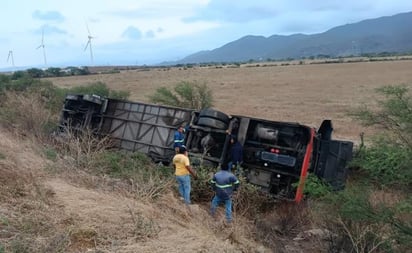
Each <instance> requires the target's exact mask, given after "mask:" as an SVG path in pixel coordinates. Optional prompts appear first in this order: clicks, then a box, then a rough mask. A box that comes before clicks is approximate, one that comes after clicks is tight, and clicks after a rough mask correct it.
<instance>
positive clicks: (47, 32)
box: [35, 25, 67, 35]
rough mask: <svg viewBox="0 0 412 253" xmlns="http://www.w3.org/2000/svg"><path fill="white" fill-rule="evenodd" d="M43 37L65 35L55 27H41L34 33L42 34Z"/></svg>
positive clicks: (63, 31)
mask: <svg viewBox="0 0 412 253" xmlns="http://www.w3.org/2000/svg"><path fill="white" fill-rule="evenodd" d="M43 32H44V35H52V34H67V32H66V31H65V30H62V29H60V28H58V27H57V26H53V25H43V26H42V27H41V28H39V29H37V30H36V31H35V34H42V33H43Z"/></svg>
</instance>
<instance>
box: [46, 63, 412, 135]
mask: <svg viewBox="0 0 412 253" xmlns="http://www.w3.org/2000/svg"><path fill="white" fill-rule="evenodd" d="M411 69H412V60H402V61H377V62H356V63H344V64H315V65H313V64H303V65H288V66H279V65H275V66H273V65H272V66H269V65H268V66H266V67H263V64H260V67H256V66H250V67H246V66H242V67H240V68H215V67H194V68H188V69H182V68H164V69H151V70H150V71H139V70H130V71H121V72H120V73H116V74H96V75H89V76H73V77H62V78H51V79H48V80H51V81H52V82H53V83H54V84H55V85H57V86H61V87H71V86H77V85H85V84H88V83H93V82H97V81H100V82H104V83H106V84H107V85H108V87H110V88H111V89H115V90H119V89H121V90H126V91H130V93H131V99H132V100H136V101H143V102H148V97H149V95H151V94H153V93H154V91H155V90H156V89H157V88H158V87H161V86H166V87H172V86H173V85H175V84H176V83H179V82H181V81H189V82H192V81H201V82H206V84H207V85H208V86H209V87H210V88H211V90H212V92H213V94H214V99H215V107H216V108H217V109H219V110H222V111H224V112H227V113H229V114H238V115H246V116H252V117H259V118H266V119H270V120H275V121H290V122H299V123H302V124H306V125H309V126H314V127H319V126H320V124H321V122H322V120H323V119H332V121H333V123H334V129H335V133H334V135H335V137H336V138H343V139H349V140H353V141H358V140H359V134H360V133H361V132H365V133H366V136H367V135H368V134H370V133H372V132H373V131H372V129H365V128H364V127H362V126H361V125H360V124H359V123H358V122H354V121H353V120H352V119H351V118H350V117H348V116H347V115H346V113H347V111H348V110H351V109H353V108H356V107H358V106H359V105H361V103H363V102H364V103H366V104H372V102H373V100H374V96H375V93H374V89H375V88H377V87H381V86H384V85H393V84H409V85H412V72H411V71H410V70H411Z"/></svg>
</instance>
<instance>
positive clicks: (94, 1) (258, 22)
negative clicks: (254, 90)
mask: <svg viewBox="0 0 412 253" xmlns="http://www.w3.org/2000/svg"><path fill="white" fill-rule="evenodd" d="M22 6H24V8H23V7H22ZM408 11H412V1H407V0H405V1H401V0H393V1H388V0H362V1H358V0H357V1H354V0H347V1H338V0H328V1H309V0H290V1H283V0H260V1H249V0H238V1H232V0H176V1H173V2H170V1H169V0H140V1H136V0H119V1H111V0H88V1H84V0H82V1H80V0H72V1H54V0H43V1H31V0H14V1H6V2H5V3H3V4H2V8H1V10H0V14H1V16H2V20H3V22H1V23H0V30H1V31H2V34H0V48H1V49H2V50H3V53H2V52H0V56H1V55H2V54H3V55H4V57H5V59H6V57H7V54H8V51H9V50H13V52H14V56H15V64H16V65H18V66H23V65H36V64H40V65H41V64H42V62H43V59H42V54H41V52H39V50H35V48H36V47H37V46H38V44H39V42H40V41H41V32H42V30H43V28H44V40H45V45H46V50H47V54H48V62H49V63H50V65H53V64H62V63H65V64H66V63H67V62H70V63H77V62H80V63H84V64H87V63H89V55H88V54H87V52H85V51H84V47H85V46H86V43H87V40H88V37H87V36H88V30H89V31H90V34H91V35H92V36H93V37H94V38H93V50H94V51H95V59H96V61H95V62H96V64H98V63H99V59H101V60H103V61H104V62H103V63H107V62H109V61H110V62H112V64H116V62H139V64H144V63H145V62H147V63H149V62H150V63H155V62H156V61H158V62H159V61H163V60H171V59H173V60H177V58H179V57H180V58H183V57H185V56H187V54H190V53H195V52H197V51H200V50H207V49H213V48H216V47H220V46H222V45H224V44H226V43H228V42H230V41H233V40H236V39H239V38H240V37H243V36H245V35H249V34H251V35H263V36H270V35H274V34H292V33H309V34H310V33H319V32H324V31H326V30H328V29H330V28H332V27H334V26H338V25H342V24H347V23H353V22H358V21H361V20H363V19H368V18H376V17H380V16H384V15H393V14H396V13H400V12H408ZM87 26H88V28H89V29H87ZM0 59H1V58H0ZM136 59H138V60H136ZM6 66H9V64H8V63H7V62H6V61H5V60H4V61H0V68H2V67H6Z"/></svg>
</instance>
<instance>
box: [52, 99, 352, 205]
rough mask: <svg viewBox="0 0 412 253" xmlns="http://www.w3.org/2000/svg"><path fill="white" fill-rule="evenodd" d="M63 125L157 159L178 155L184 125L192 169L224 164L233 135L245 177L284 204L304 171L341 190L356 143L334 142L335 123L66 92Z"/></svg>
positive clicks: (295, 194)
mask: <svg viewBox="0 0 412 253" xmlns="http://www.w3.org/2000/svg"><path fill="white" fill-rule="evenodd" d="M59 125H60V128H61V129H62V130H63V131H64V129H67V128H71V129H75V130H83V129H92V130H93V131H96V132H97V133H98V134H100V135H105V136H109V137H110V138H111V139H112V140H113V142H114V145H115V146H116V147H117V148H120V149H124V150H129V151H137V152H142V153H144V154H146V155H148V156H149V157H150V158H151V159H152V160H153V161H154V162H162V163H164V164H168V163H169V162H170V161H171V159H172V158H173V156H174V154H175V151H174V149H173V136H174V132H175V131H176V129H177V127H178V126H181V125H186V126H187V128H186V129H187V131H186V133H185V134H186V138H185V145H186V147H187V148H188V151H189V156H190V157H191V161H192V163H193V165H203V166H207V167H214V168H217V167H219V166H226V164H227V162H228V161H227V159H228V152H229V149H230V143H229V139H230V136H231V135H235V136H237V139H238V141H239V142H240V144H242V146H243V163H242V173H244V176H245V177H246V179H247V181H248V182H250V183H252V184H254V185H257V186H259V187H260V188H261V189H262V190H263V191H265V192H267V193H269V194H271V195H273V196H275V197H278V198H282V199H289V200H295V201H297V202H299V201H300V200H301V199H302V197H303V187H304V183H305V179H306V176H307V174H308V173H309V172H310V173H314V174H315V175H317V176H318V177H319V178H321V179H323V180H325V181H326V182H328V183H329V184H330V185H331V186H332V187H333V188H334V189H342V188H343V187H344V186H345V181H346V177H347V172H348V168H347V165H348V162H349V161H350V160H351V158H352V149H353V143H352V142H350V141H341V140H333V139H332V132H333V127H332V122H331V121H330V120H324V121H323V122H322V124H321V126H320V127H319V129H314V128H312V127H309V126H305V125H301V124H298V123H291V122H277V121H271V120H266V119H259V118H252V117H246V116H242V115H227V114H225V113H224V112H221V111H217V110H214V109H211V108H207V109H203V110H200V111H197V110H192V109H185V108H177V107H172V106H162V105H156V104H148V103H141V102H131V101H126V100H118V99H111V98H104V97H100V96H97V95H88V94H86V95H76V94H71V95H67V96H66V99H65V102H64V106H63V109H62V112H61V117H60V124H59Z"/></svg>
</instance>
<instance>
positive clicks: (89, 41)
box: [84, 23, 94, 65]
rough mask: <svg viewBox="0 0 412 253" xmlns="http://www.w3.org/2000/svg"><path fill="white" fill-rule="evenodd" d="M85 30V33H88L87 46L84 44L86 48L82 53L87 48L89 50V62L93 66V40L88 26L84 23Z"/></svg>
mask: <svg viewBox="0 0 412 253" xmlns="http://www.w3.org/2000/svg"><path fill="white" fill-rule="evenodd" d="M86 28H87V33H88V35H87V44H86V46H85V47H84V51H86V49H87V47H89V49H90V60H91V62H92V65H93V50H92V39H93V38H94V37H93V36H92V35H91V34H90V30H89V26H88V25H87V23H86Z"/></svg>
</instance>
